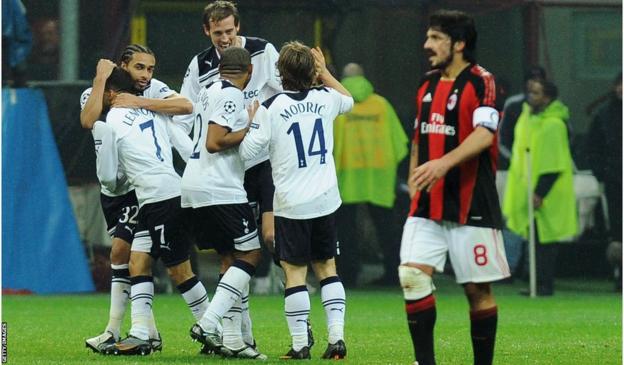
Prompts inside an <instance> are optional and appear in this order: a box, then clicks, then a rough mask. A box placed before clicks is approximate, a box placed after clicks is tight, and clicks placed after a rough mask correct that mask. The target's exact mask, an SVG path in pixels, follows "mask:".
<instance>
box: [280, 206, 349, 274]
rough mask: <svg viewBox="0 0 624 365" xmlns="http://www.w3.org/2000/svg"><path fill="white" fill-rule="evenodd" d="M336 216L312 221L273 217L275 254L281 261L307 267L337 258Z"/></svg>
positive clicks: (334, 214) (332, 215)
mask: <svg viewBox="0 0 624 365" xmlns="http://www.w3.org/2000/svg"><path fill="white" fill-rule="evenodd" d="M335 216H336V213H331V214H329V215H325V216H322V217H318V218H312V219H289V218H284V217H278V216H276V217H275V252H276V254H277V256H278V257H279V259H280V260H283V261H286V262H289V263H293V264H306V263H308V262H310V261H315V260H329V259H331V258H333V257H335V256H336V248H337V242H338V238H337V234H336V217H335Z"/></svg>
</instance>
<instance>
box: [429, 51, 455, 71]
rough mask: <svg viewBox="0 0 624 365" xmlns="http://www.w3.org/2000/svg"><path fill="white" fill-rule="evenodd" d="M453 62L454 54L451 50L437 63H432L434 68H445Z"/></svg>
mask: <svg viewBox="0 0 624 365" xmlns="http://www.w3.org/2000/svg"><path fill="white" fill-rule="evenodd" d="M452 62H453V54H452V53H450V52H449V54H448V56H446V58H445V59H444V60H442V61H441V62H439V63H437V64H435V65H434V64H431V69H432V70H444V69H445V68H447V67H448V66H449V65H450V64H451V63H452Z"/></svg>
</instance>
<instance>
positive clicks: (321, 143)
mask: <svg viewBox="0 0 624 365" xmlns="http://www.w3.org/2000/svg"><path fill="white" fill-rule="evenodd" d="M286 133H288V134H292V135H293V137H294V138H295V146H296V148H297V159H298V161H299V168H303V167H307V166H308V163H307V161H306V156H305V151H304V149H303V140H302V137H301V127H300V126H299V123H298V122H295V123H293V124H291V125H290V128H288V130H287V131H286ZM317 139H318V149H317V150H314V145H315V144H316V140H317ZM325 154H327V149H326V148H325V132H324V131H323V120H322V119H321V118H317V119H316V120H315V121H314V129H313V130H312V136H311V137H310V143H309V144H308V156H316V155H320V156H321V161H320V163H321V164H324V163H325Z"/></svg>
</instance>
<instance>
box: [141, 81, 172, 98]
mask: <svg viewBox="0 0 624 365" xmlns="http://www.w3.org/2000/svg"><path fill="white" fill-rule="evenodd" d="M175 93H176V92H175V91H174V90H171V89H170V88H169V86H167V84H165V83H164V82H162V81H160V80H157V79H152V81H151V84H150V88H149V93H148V94H147V95H144V96H145V97H146V98H152V99H167V98H168V97H170V96H171V95H174V94H175Z"/></svg>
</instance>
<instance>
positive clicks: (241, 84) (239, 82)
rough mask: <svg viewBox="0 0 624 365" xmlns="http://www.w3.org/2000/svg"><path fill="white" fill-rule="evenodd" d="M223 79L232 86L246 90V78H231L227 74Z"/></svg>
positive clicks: (223, 75) (222, 76)
mask: <svg viewBox="0 0 624 365" xmlns="http://www.w3.org/2000/svg"><path fill="white" fill-rule="evenodd" d="M221 78H222V79H224V80H227V81H229V82H230V83H231V84H232V85H234V86H236V87H237V88H239V89H241V90H243V89H244V88H245V81H246V80H245V78H244V77H232V76H229V75H227V74H222V75H221Z"/></svg>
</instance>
